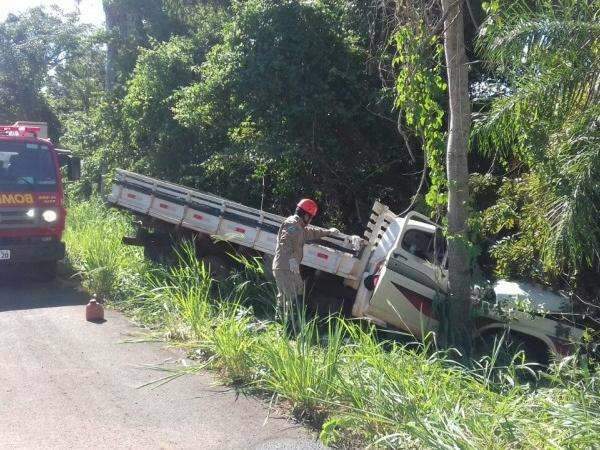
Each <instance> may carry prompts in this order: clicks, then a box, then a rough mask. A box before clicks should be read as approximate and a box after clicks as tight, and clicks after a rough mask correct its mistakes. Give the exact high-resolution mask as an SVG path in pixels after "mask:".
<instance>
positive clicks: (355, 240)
mask: <svg viewBox="0 0 600 450" xmlns="http://www.w3.org/2000/svg"><path fill="white" fill-rule="evenodd" d="M346 241H347V243H348V245H350V246H351V247H352V248H353V249H354V250H359V249H360V246H361V245H362V244H363V242H364V241H363V238H361V237H360V236H356V235H355V236H348V237H347V238H346Z"/></svg>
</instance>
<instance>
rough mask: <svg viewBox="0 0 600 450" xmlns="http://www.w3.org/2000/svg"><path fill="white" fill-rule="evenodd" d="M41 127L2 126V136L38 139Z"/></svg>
mask: <svg viewBox="0 0 600 450" xmlns="http://www.w3.org/2000/svg"><path fill="white" fill-rule="evenodd" d="M40 130H41V128H40V127H24V126H14V125H0V136H17V137H28V136H29V137H34V138H36V137H38V134H39V132H40Z"/></svg>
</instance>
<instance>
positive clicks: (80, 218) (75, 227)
mask: <svg viewBox="0 0 600 450" xmlns="http://www.w3.org/2000/svg"><path fill="white" fill-rule="evenodd" d="M67 224H68V225H67V229H66V232H65V243H66V245H67V257H68V260H69V262H70V264H71V266H72V267H73V269H74V270H75V271H76V272H77V273H78V274H80V275H82V279H83V284H84V286H85V287H86V288H87V289H88V290H90V291H91V292H93V293H94V294H96V295H98V297H100V298H102V299H106V300H112V301H118V300H123V299H125V298H127V296H128V295H130V294H131V293H132V292H133V290H134V287H135V286H137V285H139V283H140V280H141V278H143V277H144V274H145V272H146V270H147V263H146V262H145V261H144V257H143V253H142V251H141V250H140V249H139V248H136V247H128V246H124V245H123V244H122V243H121V238H122V237H123V236H125V235H127V234H129V233H130V232H131V231H132V230H131V226H130V225H129V222H128V221H127V220H125V218H124V216H123V215H122V214H120V213H118V212H117V211H114V210H110V209H107V208H105V207H104V206H103V205H102V202H101V201H100V200H99V199H97V198H95V199H92V200H90V201H88V202H82V203H76V204H72V205H70V206H69V213H68V216H67Z"/></svg>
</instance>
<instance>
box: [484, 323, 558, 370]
mask: <svg viewBox="0 0 600 450" xmlns="http://www.w3.org/2000/svg"><path fill="white" fill-rule="evenodd" d="M502 336H503V333H502V332H493V333H486V334H484V335H483V336H480V337H479V338H477V339H476V342H475V348H476V354H477V355H478V356H483V355H485V354H490V352H491V351H492V349H493V347H494V341H496V343H499V342H500V339H501V337H502ZM519 352H523V353H524V355H525V362H526V363H528V364H532V368H533V369H534V370H543V369H544V368H547V367H548V364H549V362H550V353H549V349H548V347H547V346H546V344H545V343H544V342H542V341H540V340H539V339H536V338H534V337H532V336H529V335H526V334H523V333H519V332H515V331H511V332H509V333H507V334H506V335H505V336H504V340H503V342H502V346H501V347H500V349H499V351H498V360H497V364H498V365H500V366H506V365H508V364H510V362H511V361H512V359H513V357H514V356H515V355H516V354H518V353H519Z"/></svg>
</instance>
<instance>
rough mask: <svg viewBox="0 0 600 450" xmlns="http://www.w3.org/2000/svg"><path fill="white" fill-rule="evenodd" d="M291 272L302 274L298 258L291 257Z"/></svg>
mask: <svg viewBox="0 0 600 450" xmlns="http://www.w3.org/2000/svg"><path fill="white" fill-rule="evenodd" d="M290 272H292V273H293V274H296V275H299V274H300V264H299V263H298V260H297V259H296V258H290Z"/></svg>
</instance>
